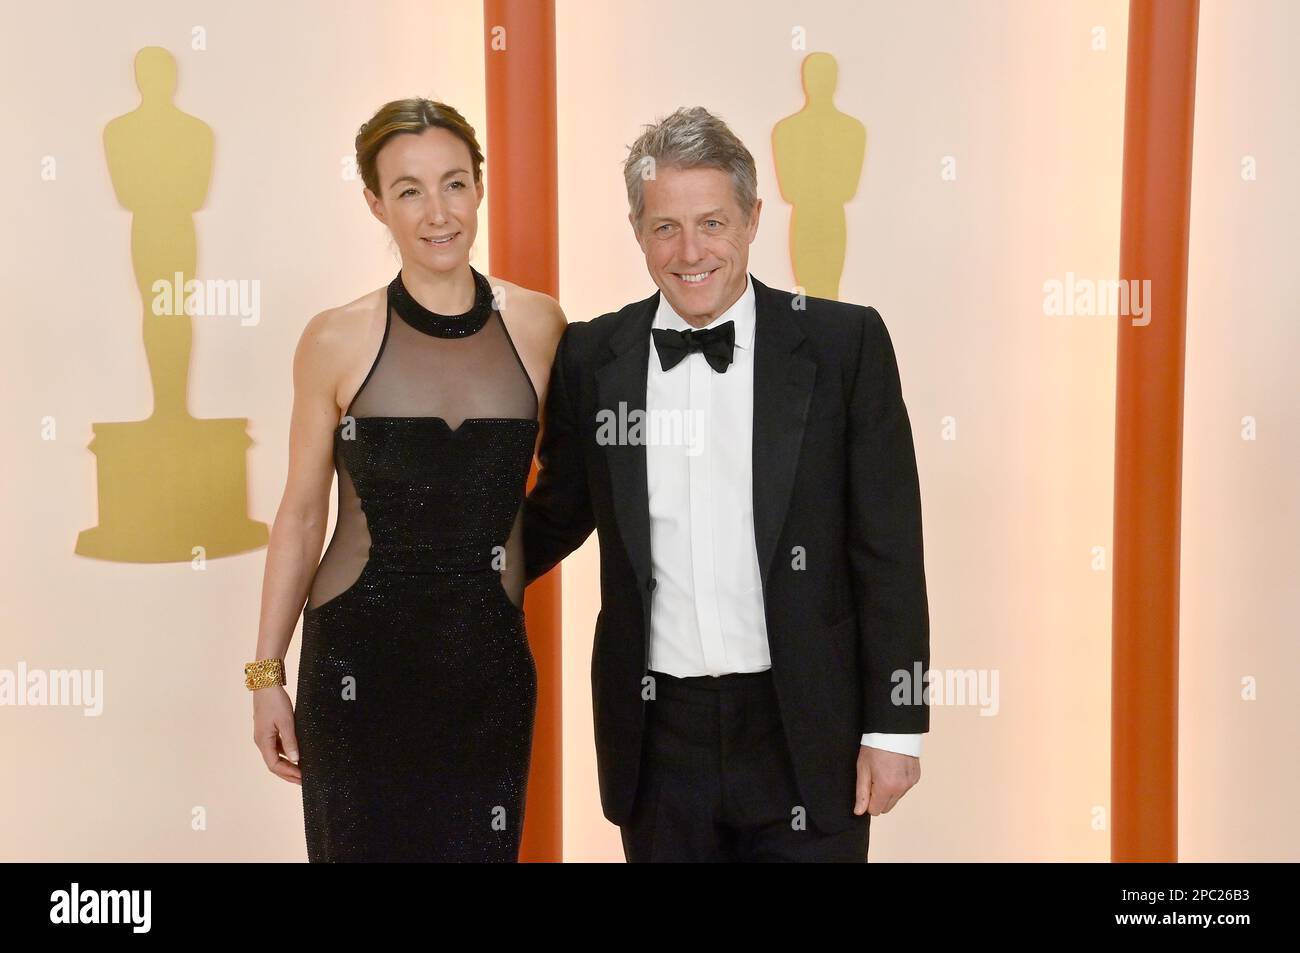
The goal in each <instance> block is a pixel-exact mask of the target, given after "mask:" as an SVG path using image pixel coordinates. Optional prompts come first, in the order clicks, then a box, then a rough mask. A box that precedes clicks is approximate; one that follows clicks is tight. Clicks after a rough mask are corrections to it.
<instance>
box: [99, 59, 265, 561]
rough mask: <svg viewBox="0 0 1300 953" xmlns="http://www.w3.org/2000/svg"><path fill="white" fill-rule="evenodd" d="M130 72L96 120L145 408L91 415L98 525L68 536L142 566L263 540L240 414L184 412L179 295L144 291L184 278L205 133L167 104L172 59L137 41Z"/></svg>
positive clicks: (205, 175)
mask: <svg viewBox="0 0 1300 953" xmlns="http://www.w3.org/2000/svg"><path fill="white" fill-rule="evenodd" d="M135 80H136V85H137V86H138V87H139V90H140V105H139V106H138V107H137V108H136V109H134V110H132V111H131V112H129V113H127V114H126V115H124V116H118V117H117V118H116V119H113V120H112V121H111V122H109V123H108V125H107V126H106V127H105V129H104V152H105V156H106V158H107V161H108V170H109V175H110V177H111V178H112V182H113V189H114V191H115V192H116V194H117V199H118V202H119V203H120V204H121V205H122V206H123V207H124V208H126V209H128V210H129V211H130V212H131V259H132V262H133V263H134V270H135V280H136V284H137V285H138V286H139V289H140V297H141V300H142V301H143V302H144V349H145V356H146V358H147V359H148V362H149V376H150V380H151V383H152V385H153V412H152V413H151V414H150V415H149V417H147V418H145V419H144V420H131V421H123V422H113V423H96V424H93V429H94V434H95V435H94V437H93V439H92V440H91V441H90V449H91V451H92V452H93V453H94V454H95V463H96V472H97V478H98V497H99V525H98V526H94V527H92V528H90V529H87V530H83V531H82V532H81V533H80V534H79V535H78V537H77V546H76V552H77V553H78V554H79V555H81V556H90V557H93V558H95V559H108V560H113V561H115V562H142V563H146V562H147V563H158V562H182V561H189V560H190V559H192V558H193V556H194V554H195V549H196V547H202V548H203V551H204V553H205V555H206V556H209V557H215V556H229V555H232V554H234V553H242V552H247V551H249V550H252V549H257V548H259V547H261V546H264V545H265V544H266V541H267V538H268V532H267V527H266V524H265V523H262V522H258V521H256V520H252V519H249V518H248V516H247V513H246V508H247V503H248V486H247V474H246V468H245V457H246V455H247V451H248V447H249V446H250V445H251V444H252V441H251V439H250V438H249V437H248V434H247V432H246V427H247V424H248V421H247V419H246V418H242V417H232V418H207V419H198V418H195V417H191V416H190V414H189V410H188V409H187V407H186V391H187V386H186V385H187V382H188V380H189V364H190V341H191V338H192V334H193V329H192V327H191V321H192V316H191V315H190V314H189V313H188V312H187V310H186V307H185V301H186V298H187V297H188V295H179V296H174V297H172V298H171V299H170V307H169V308H161V309H160V308H159V307H157V305H156V301H157V300H158V299H159V298H160V296H159V295H158V294H157V293H156V292H155V291H154V283H155V281H158V280H162V281H165V282H166V283H167V284H169V285H173V286H175V287H179V288H187V287H188V282H189V281H190V280H191V279H192V277H193V275H194V272H195V266H196V258H197V248H196V241H195V235H194V218H193V214H194V212H195V211H196V210H197V209H199V208H201V207H202V205H203V202H204V198H205V197H206V195H207V192H208V183H209V180H210V178H211V173H212V152H213V135H212V130H211V129H210V128H209V127H208V125H207V124H206V123H204V122H203V121H202V120H200V119H198V118H196V117H194V116H190V115H187V114H186V113H184V112H182V111H181V110H180V109H179V108H177V106H176V105H175V103H174V102H172V96H173V94H174V93H175V91H176V61H175V59H174V58H173V57H172V55H171V53H169V52H168V51H167V50H165V49H162V48H161V47H156V46H151V47H145V48H144V49H142V50H140V52H139V53H137V54H136V57H135ZM168 312H170V313H168Z"/></svg>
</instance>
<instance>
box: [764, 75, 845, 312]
mask: <svg viewBox="0 0 1300 953" xmlns="http://www.w3.org/2000/svg"><path fill="white" fill-rule="evenodd" d="M838 73H839V66H838V65H837V64H836V62H835V57H833V56H831V54H829V53H809V54H808V55H807V56H806V57H804V61H803V91H804V107H803V108H802V109H800V110H799V111H798V112H797V113H795V114H794V115H793V116H787V117H786V118H784V119H782V120H781V121H780V122H778V123H777V124H776V126H774V127H773V129H772V155H773V158H774V160H775V162H776V179H777V186H778V188H780V190H781V198H783V199H785V201H786V202H788V203H789V204H790V206H791V214H790V264H791V266H792V268H793V269H794V277H795V283H796V284H797V285H799V286H801V287H802V288H803V289H804V293H805V294H808V295H810V296H811V297H814V298H830V299H833V300H838V299H839V294H840V277H841V276H842V275H843V273H844V246H845V240H846V231H847V228H846V225H845V218H844V204H845V203H846V202H848V201H849V200H850V199H852V198H853V196H854V194H855V193H856V192H857V190H858V179H859V178H860V177H861V175H862V161H863V158H864V157H865V156H866V152H867V127H866V126H864V125H863V124H862V123H861V122H859V121H858V120H857V119H855V118H854V117H852V116H850V115H849V114H848V113H842V112H840V111H839V110H838V109H836V108H835V104H834V102H833V99H834V94H835V83H836V76H837V75H838Z"/></svg>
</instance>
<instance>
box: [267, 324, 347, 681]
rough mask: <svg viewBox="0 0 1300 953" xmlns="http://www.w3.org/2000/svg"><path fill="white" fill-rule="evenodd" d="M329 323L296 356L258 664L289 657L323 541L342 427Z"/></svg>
mask: <svg viewBox="0 0 1300 953" xmlns="http://www.w3.org/2000/svg"><path fill="white" fill-rule="evenodd" d="M331 317H332V314H331V312H329V311H325V312H322V313H321V314H318V315H316V317H314V318H312V319H311V321H309V322H308V323H307V327H306V328H304V329H303V332H302V337H301V338H300V339H299V341H298V347H297V350H296V351H295V352H294V358H293V414H292V417H291V419H290V423H289V472H288V476H287V477H286V479H285V487H284V495H283V496H282V497H281V498H280V508H279V509H278V510H277V511H276V514H275V523H274V524H273V525H272V527H271V539H270V543H269V544H268V546H267V550H266V570H265V573H264V575H263V577H262V610H261V616H260V619H259V624H258V633H257V654H256V656H255V657H256V658H259V659H263V658H280V659H282V658H284V656H285V652H286V651H287V650H288V648H289V642H290V641H291V640H292V638H293V630H294V628H295V627H296V626H297V624H298V616H299V615H300V614H301V613H302V607H303V605H304V604H305V603H306V601H307V593H308V590H309V588H310V587H311V581H312V579H313V577H314V576H315V574H316V566H317V565H318V564H319V562H320V555H321V548H322V547H323V545H324V543H325V528H326V526H327V524H328V522H329V497H330V487H331V485H332V484H333V481H334V428H335V427H336V426H337V425H338V422H339V409H338V405H337V403H336V401H335V394H336V393H337V390H338V379H339V378H338V375H339V368H338V357H337V354H338V350H337V347H336V346H334V345H335V342H334V341H332V340H331V338H332V337H334V336H335V335H334V332H333V331H332V329H331V327H330V319H331Z"/></svg>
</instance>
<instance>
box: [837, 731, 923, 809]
mask: <svg viewBox="0 0 1300 953" xmlns="http://www.w3.org/2000/svg"><path fill="white" fill-rule="evenodd" d="M919 780H921V759H920V758H913V757H912V756H911V755H910V754H899V753H898V752H896V751H886V750H885V749H883V748H871V747H868V746H867V745H859V746H858V799H857V801H856V802H855V803H854V805H853V813H854V814H861V813H862V812H863V811H866V812H867V813H868V814H870V815H872V816H873V817H874V816H876V815H877V814H888V813H889V812H890V810H892V809H893V807H894V805H895V804H897V803H898V801H899V799H900V798H901V797H902V796H903V795H904V794H906V793H907V792H908V790H909V789H910V788H911V787H912V785H914V784H915V783H916V782H917V781H919Z"/></svg>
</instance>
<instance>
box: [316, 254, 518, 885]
mask: <svg viewBox="0 0 1300 953" xmlns="http://www.w3.org/2000/svg"><path fill="white" fill-rule="evenodd" d="M471 271H472V273H473V276H474V282H475V288H476V300H475V302H474V305H473V307H472V308H471V309H470V310H469V311H467V312H465V313H464V314H459V315H441V314H436V313H434V312H431V311H428V310H426V309H425V308H424V307H422V306H421V305H420V304H419V303H418V302H417V301H415V299H414V298H412V297H410V296H409V295H408V294H407V292H406V289H405V288H404V287H403V285H402V279H401V274H400V272H399V273H398V276H397V277H396V278H394V279H393V282H392V284H390V285H389V286H388V314H387V320H386V323H385V329H384V335H383V340H382V343H381V344H380V346H379V350H378V353H377V354H376V356H375V358H374V362H373V364H372V365H371V367H370V371H369V373H368V374H367V375H366V378H365V380H364V381H363V383H362V384H361V387H360V388H359V389H358V391H357V394H356V395H355V396H354V397H353V399H352V401H351V403H350V405H349V407H348V409H347V412H346V413H345V415H344V417H343V419H342V421H341V422H340V424H339V426H338V427H337V428H336V429H335V432H334V465H335V468H336V470H337V473H338V487H339V491H338V520H337V523H336V525H335V529H334V534H333V536H332V537H331V539H330V543H329V546H328V547H327V549H326V551H325V555H324V556H323V558H322V559H321V562H320V566H319V567H318V569H317V570H316V575H315V577H314V579H313V581H312V586H311V592H310V595H309V597H308V600H307V605H306V607H305V609H304V610H303V623H302V654H301V659H300V662H299V666H298V693H297V699H296V712H295V727H296V731H297V735H298V742H299V746H300V749H299V750H300V757H301V760H300V765H301V768H302V799H303V815H304V825H305V829H306V836H307V854H308V859H309V860H310V861H313V862H318V861H515V860H517V859H518V853H519V841H520V835H521V833H522V829H523V820H524V794H525V786H526V784H527V780H528V764H529V757H530V754H531V749H532V732H533V722H534V716H535V712H536V702H537V669H536V666H535V665H534V661H533V655H532V652H531V651H530V649H529V646H528V639H527V635H526V632H525V630H524V614H523V611H522V609H521V608H520V607H521V606H522V604H523V590H524V576H523V571H524V558H523V546H522V537H521V532H522V524H521V520H520V514H521V512H522V503H523V497H524V490H525V486H526V482H527V478H528V470H529V466H530V464H531V461H532V456H533V450H534V445H535V441H536V437H537V429H538V421H537V411H538V400H537V393H536V391H535V389H534V388H533V384H532V381H531V379H530V378H529V376H528V373H527V371H526V370H525V368H524V365H523V361H522V360H521V359H520V357H519V354H518V352H517V351H516V350H515V346H514V342H513V341H511V339H510V334H509V332H508V331H507V329H506V326H505V322H504V321H502V319H501V314H500V312H499V311H497V310H496V309H495V308H494V307H493V299H492V290H491V287H490V285H489V284H488V281H487V279H486V278H485V277H484V276H483V275H481V274H480V273H479V272H478V271H476V270H474V269H471Z"/></svg>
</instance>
